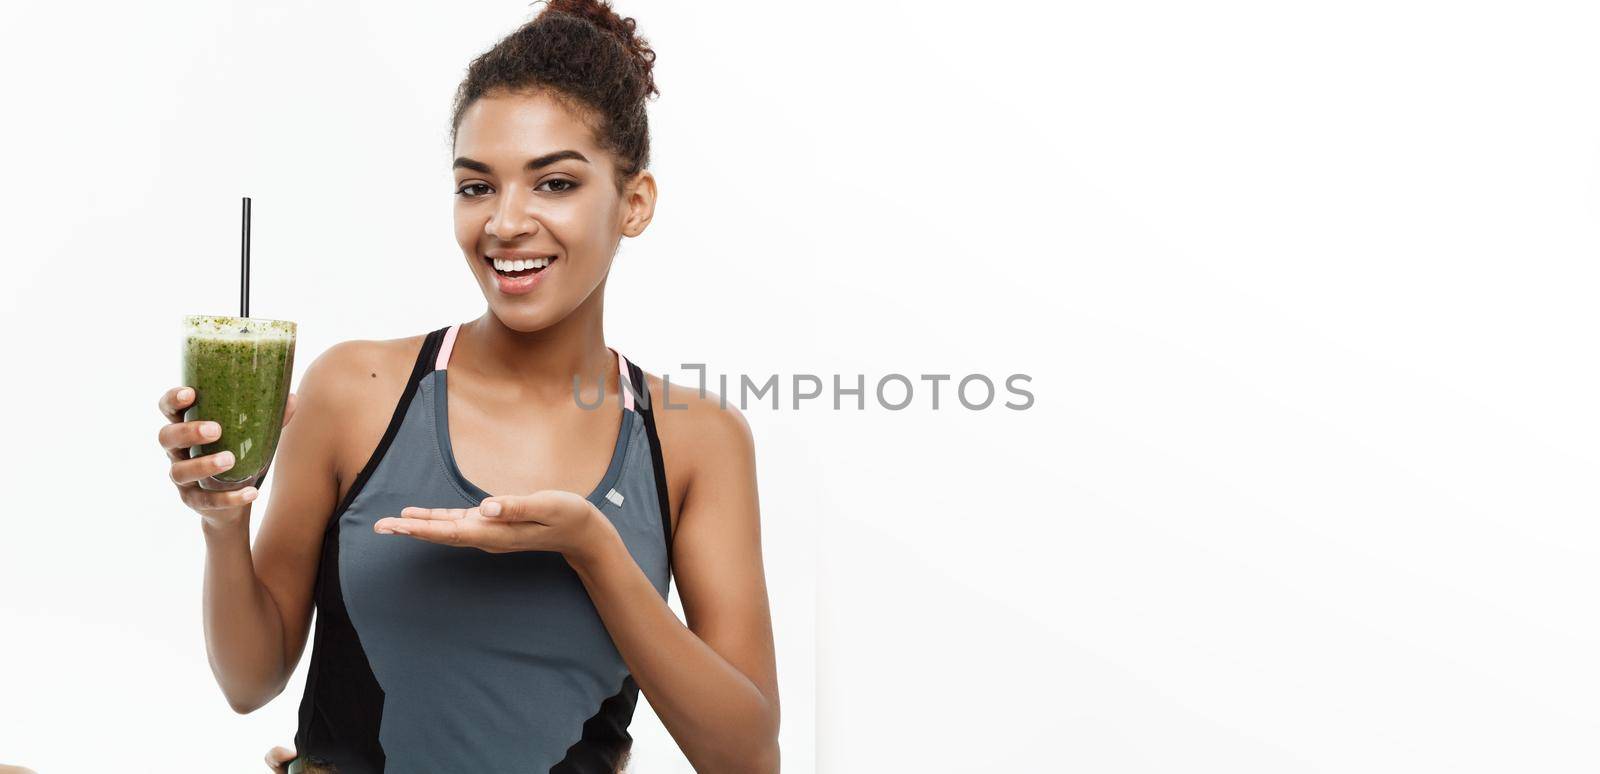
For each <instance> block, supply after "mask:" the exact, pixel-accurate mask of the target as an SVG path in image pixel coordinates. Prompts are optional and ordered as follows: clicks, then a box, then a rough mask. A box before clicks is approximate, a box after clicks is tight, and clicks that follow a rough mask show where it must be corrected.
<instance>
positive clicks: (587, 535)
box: [566, 505, 627, 574]
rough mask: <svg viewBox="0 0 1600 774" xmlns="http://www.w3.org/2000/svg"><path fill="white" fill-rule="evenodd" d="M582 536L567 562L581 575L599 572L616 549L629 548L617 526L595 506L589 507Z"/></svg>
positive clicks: (567, 555)
mask: <svg viewBox="0 0 1600 774" xmlns="http://www.w3.org/2000/svg"><path fill="white" fill-rule="evenodd" d="M580 534H581V539H580V540H579V541H578V544H577V545H576V546H573V548H572V549H571V550H568V551H567V552H566V557H567V562H568V563H569V564H571V565H572V567H573V569H575V570H577V571H578V572H579V573H580V574H586V573H594V572H596V571H598V570H599V568H600V566H601V565H603V564H604V563H605V562H606V561H607V560H609V559H610V556H611V554H612V552H613V551H614V550H615V549H616V548H618V547H621V548H623V549H624V550H626V548H627V547H626V546H625V545H623V542H622V535H621V534H620V533H618V532H617V526H616V525H615V524H612V523H611V520H610V519H608V518H606V515H605V514H603V513H601V512H600V509H599V508H596V507H594V506H593V505H590V506H589V515H588V518H587V519H586V520H585V521H584V525H583V530H582V532H581V533H580Z"/></svg>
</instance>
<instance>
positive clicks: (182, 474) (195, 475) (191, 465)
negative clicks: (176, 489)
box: [167, 451, 235, 486]
mask: <svg viewBox="0 0 1600 774" xmlns="http://www.w3.org/2000/svg"><path fill="white" fill-rule="evenodd" d="M234 462H235V460H234V458H233V452H231V451H220V452H217V453H216V454H207V455H205V456H204V457H195V458H194V459H192V460H182V461H180V462H174V463H172V468H171V469H170V470H169V471H168V473H167V476H168V477H169V478H171V479H172V483H174V484H177V485H178V486H189V485H191V484H193V483H194V482H196V481H199V480H200V479H202V478H205V477H206V476H214V475H216V474H218V473H221V472H222V471H224V470H227V469H229V468H231V467H233V465H234Z"/></svg>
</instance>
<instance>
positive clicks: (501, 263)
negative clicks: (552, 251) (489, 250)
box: [492, 258, 550, 271]
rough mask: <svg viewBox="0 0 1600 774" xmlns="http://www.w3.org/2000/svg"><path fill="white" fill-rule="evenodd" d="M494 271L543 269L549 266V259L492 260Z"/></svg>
mask: <svg viewBox="0 0 1600 774" xmlns="http://www.w3.org/2000/svg"><path fill="white" fill-rule="evenodd" d="M492 260H493V261H494V268H495V271H522V270H524V269H543V268H544V267H546V266H549V265H550V259H549V258H527V259H523V260H517V261H509V260H506V259H504V258H494V259H492Z"/></svg>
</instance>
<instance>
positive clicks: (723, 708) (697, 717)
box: [568, 398, 779, 774]
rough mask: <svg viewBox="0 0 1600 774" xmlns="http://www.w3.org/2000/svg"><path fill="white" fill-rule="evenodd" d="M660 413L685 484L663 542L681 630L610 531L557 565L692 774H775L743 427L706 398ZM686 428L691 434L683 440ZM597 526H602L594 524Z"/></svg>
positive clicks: (769, 657) (772, 675) (772, 703)
mask: <svg viewBox="0 0 1600 774" xmlns="http://www.w3.org/2000/svg"><path fill="white" fill-rule="evenodd" d="M664 403H665V401H663V402H662V403H658V404H657V406H658V408H657V409H656V412H655V413H656V416H657V417H658V418H660V417H661V416H662V415H663V414H669V413H670V414H671V419H670V420H669V421H671V422H673V423H674V424H677V423H683V424H681V425H680V429H681V430H685V431H688V432H673V433H671V435H672V436H673V437H674V439H675V445H674V447H673V451H674V453H677V454H684V453H686V454H688V457H687V458H686V459H685V462H686V465H685V466H684V467H686V468H688V471H689V472H688V476H687V478H688V481H687V486H686V488H685V490H684V495H683V503H682V506H681V507H680V508H679V516H678V525H677V528H676V529H675V530H674V535H673V540H672V555H673V569H674V575H675V577H676V578H677V581H678V595H679V597H680V598H681V599H682V601H683V610H684V614H685V616H686V617H687V618H688V619H689V622H688V626H687V627H685V626H684V624H683V623H682V622H681V621H679V620H678V617H677V615H676V614H675V613H673V612H672V609H671V608H670V607H668V606H667V603H666V601H665V600H663V599H662V598H661V594H660V593H659V592H657V591H656V589H655V587H654V586H653V585H652V584H651V582H650V579H649V578H648V577H646V576H645V574H644V572H643V571H642V570H641V569H640V568H639V565H638V563H636V562H635V561H634V559H633V557H632V556H631V555H630V554H629V553H628V548H627V546H626V545H624V544H623V542H622V539H621V537H620V536H618V535H617V534H616V533H615V531H613V530H602V531H600V532H599V534H600V535H601V536H602V537H599V538H596V539H594V540H592V541H591V542H590V545H589V546H588V550H586V551H583V552H573V553H572V554H570V555H569V557H568V560H569V562H570V563H571V564H572V565H573V568H574V569H575V570H576V571H577V573H578V576H579V577H581V578H582V579H583V584H584V586H586V587H587V588H588V591H589V596H590V597H591V598H592V599H593V600H594V605H595V607H596V608H597V609H598V610H599V612H600V617H601V618H602V619H603V620H604V621H605V625H606V630H607V631H608V632H610V634H611V638H612V640H614V641H615V642H616V645H617V649H618V650H619V651H621V653H622V657H623V660H624V661H626V662H627V664H628V668H629V669H630V670H631V671H632V672H633V677H634V680H635V682H637V683H638V684H639V688H640V690H642V691H643V692H644V693H645V696H646V697H647V698H648V699H649V700H650V706H651V707H652V708H653V709H654V710H655V712H656V714H657V715H658V716H659V717H660V718H661V722H662V724H663V725H665V726H666V728H667V731H669V732H670V733H671V734H672V738H673V739H675V740H676V741H677V743H678V746H679V747H681V748H682V749H683V752H684V754H685V755H686V756H687V757H688V759H689V762H690V763H691V764H693V765H694V767H695V770H696V771H702V772H715V773H716V774H721V773H722V772H760V773H761V774H770V773H771V772H776V771H778V757H779V756H778V714H779V713H778V680H777V667H776V657H775V655H774V648H773V637H772V617H771V613H770V610H769V608H768V604H767V587H766V579H765V573H764V571H763V567H762V559H761V518H760V507H759V504H758V502H757V496H756V464H755V443H754V441H753V439H752V438H751V434H750V426H749V424H748V423H746V422H745V419H744V417H743V416H742V415H741V414H740V413H739V412H738V411H737V410H735V409H733V408H732V407H731V406H730V407H728V408H721V407H718V406H717V405H716V400H715V398H713V399H712V400H711V401H709V402H707V401H705V400H703V399H702V400H698V401H695V400H693V399H691V404H692V405H691V406H690V407H688V408H685V407H683V406H682V405H669V406H667V407H666V408H665V409H662V408H660V406H662V405H663V404H664ZM691 428H692V429H691ZM602 518H603V517H602Z"/></svg>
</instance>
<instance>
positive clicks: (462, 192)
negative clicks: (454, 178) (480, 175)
mask: <svg viewBox="0 0 1600 774" xmlns="http://www.w3.org/2000/svg"><path fill="white" fill-rule="evenodd" d="M478 189H482V190H481V191H478ZM491 190H492V189H490V188H489V186H487V185H485V184H483V183H468V184H467V185H464V186H461V187H460V188H459V189H457V190H456V196H462V197H465V198H468V199H476V198H478V197H480V196H488V195H489V192H490V191H491Z"/></svg>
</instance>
